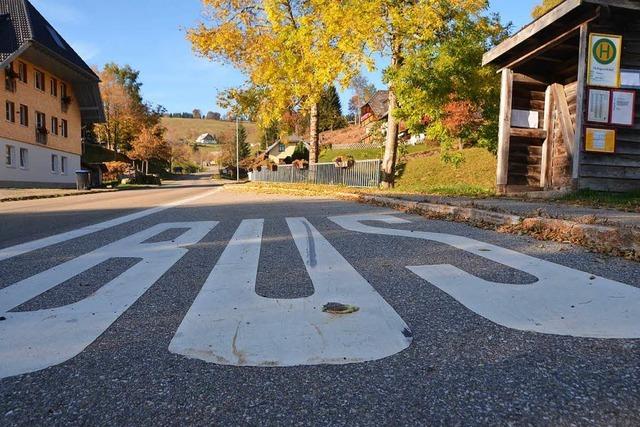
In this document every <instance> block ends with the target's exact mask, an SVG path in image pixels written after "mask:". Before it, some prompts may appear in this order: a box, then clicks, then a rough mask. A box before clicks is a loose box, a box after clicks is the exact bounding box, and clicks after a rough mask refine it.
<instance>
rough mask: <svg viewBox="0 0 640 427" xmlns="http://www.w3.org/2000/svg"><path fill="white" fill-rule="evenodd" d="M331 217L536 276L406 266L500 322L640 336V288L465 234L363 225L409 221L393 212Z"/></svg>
mask: <svg viewBox="0 0 640 427" xmlns="http://www.w3.org/2000/svg"><path fill="white" fill-rule="evenodd" d="M329 219H330V220H331V221H333V222H334V223H336V224H338V225H339V226H341V227H343V228H344V229H347V230H350V231H355V232H358V233H368V234H380V235H386V236H399V237H409V238H415V239H423V240H430V241H434V242H440V243H444V244H447V245H450V246H453V247H455V248H458V249H461V250H463V251H466V252H469V253H472V254H474V255H477V256H480V257H483V258H486V259H489V260H491V261H494V262H497V263H499V264H503V265H506V266H509V267H511V268H514V269H517V270H521V271H524V272H526V273H529V274H531V275H533V276H536V277H537V278H538V282H536V283H534V284H532V285H512V284H501V283H494V282H490V281H486V280H483V279H480V278H478V277H475V276H473V275H471V274H469V273H466V272H464V271H462V270H460V269H459V268H456V267H454V266H452V265H423V266H416V267H407V268H408V269H409V270H411V271H413V272H414V273H415V274H417V275H418V276H420V277H421V278H423V279H424V280H427V281H428V282H430V283H432V284H434V285H435V286H437V287H438V288H440V289H442V290H443V291H444V292H446V293H448V294H449V295H450V296H452V297H453V298H455V299H456V300H458V301H459V302H460V303H462V304H463V305H464V306H466V307H467V308H468V309H470V310H472V311H474V312H475V313H477V314H479V315H481V316H483V317H485V318H487V319H489V320H491V321H493V322H495V323H497V324H499V325H502V326H506V327H508V328H512V329H518V330H523V331H534V332H540V333H545V334H557V335H570V336H576V337H587V338H640V289H638V288H635V287H633V286H629V285H626V284H624V283H620V282H616V281H613V280H609V279H605V278H602V277H596V276H593V275H591V274H589V273H584V272H582V271H578V270H574V269H572V268H569V267H565V266H561V265H558V264H555V263H552V262H548V261H543V260H541V259H538V258H534V257H531V256H528V255H524V254H521V253H519V252H515V251H512V250H509V249H504V248H501V247H499V246H494V245H490V244H486V243H482V242H479V241H477V240H473V239H469V238H466V237H461V236H455V235H451V234H442V233H430V232H422V231H410V230H399V229H392V228H382V227H374V226H369V225H365V224H362V221H380V222H383V223H386V224H407V223H410V221H406V220H403V219H400V218H396V217H392V216H389V215H379V214H373V215H369V214H364V215H347V216H335V217H330V218H329Z"/></svg>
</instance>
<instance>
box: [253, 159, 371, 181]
mask: <svg viewBox="0 0 640 427" xmlns="http://www.w3.org/2000/svg"><path fill="white" fill-rule="evenodd" d="M381 163H382V162H381V161H380V160H362V161H356V162H355V164H354V165H353V166H352V167H350V168H340V167H336V165H335V164H334V163H316V164H312V165H310V166H309V169H298V168H296V167H294V166H292V165H281V166H278V169H277V170H275V171H271V170H268V169H266V168H263V169H262V170H260V171H255V170H254V171H253V172H251V173H250V175H249V176H250V179H251V181H257V182H289V183H307V184H325V185H344V186H347V187H373V188H375V187H378V186H379V185H380V165H381Z"/></svg>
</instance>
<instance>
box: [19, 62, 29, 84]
mask: <svg viewBox="0 0 640 427" xmlns="http://www.w3.org/2000/svg"><path fill="white" fill-rule="evenodd" d="M18 79H19V80H20V81H21V82H22V83H27V64H25V63H24V62H18Z"/></svg>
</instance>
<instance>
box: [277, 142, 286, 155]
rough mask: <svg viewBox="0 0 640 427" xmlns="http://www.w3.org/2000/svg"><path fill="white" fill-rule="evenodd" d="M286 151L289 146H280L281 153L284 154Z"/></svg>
mask: <svg viewBox="0 0 640 427" xmlns="http://www.w3.org/2000/svg"><path fill="white" fill-rule="evenodd" d="M286 149H287V146H286V145H284V144H278V151H279V152H280V153H284V152H285V150H286Z"/></svg>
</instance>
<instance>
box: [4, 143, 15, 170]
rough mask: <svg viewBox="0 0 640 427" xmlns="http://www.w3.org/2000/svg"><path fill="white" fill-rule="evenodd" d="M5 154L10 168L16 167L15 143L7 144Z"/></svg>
mask: <svg viewBox="0 0 640 427" xmlns="http://www.w3.org/2000/svg"><path fill="white" fill-rule="evenodd" d="M4 155H5V157H4V164H5V165H6V166H7V167H10V168H14V167H16V147H14V146H13V145H7V146H5V149H4Z"/></svg>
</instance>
